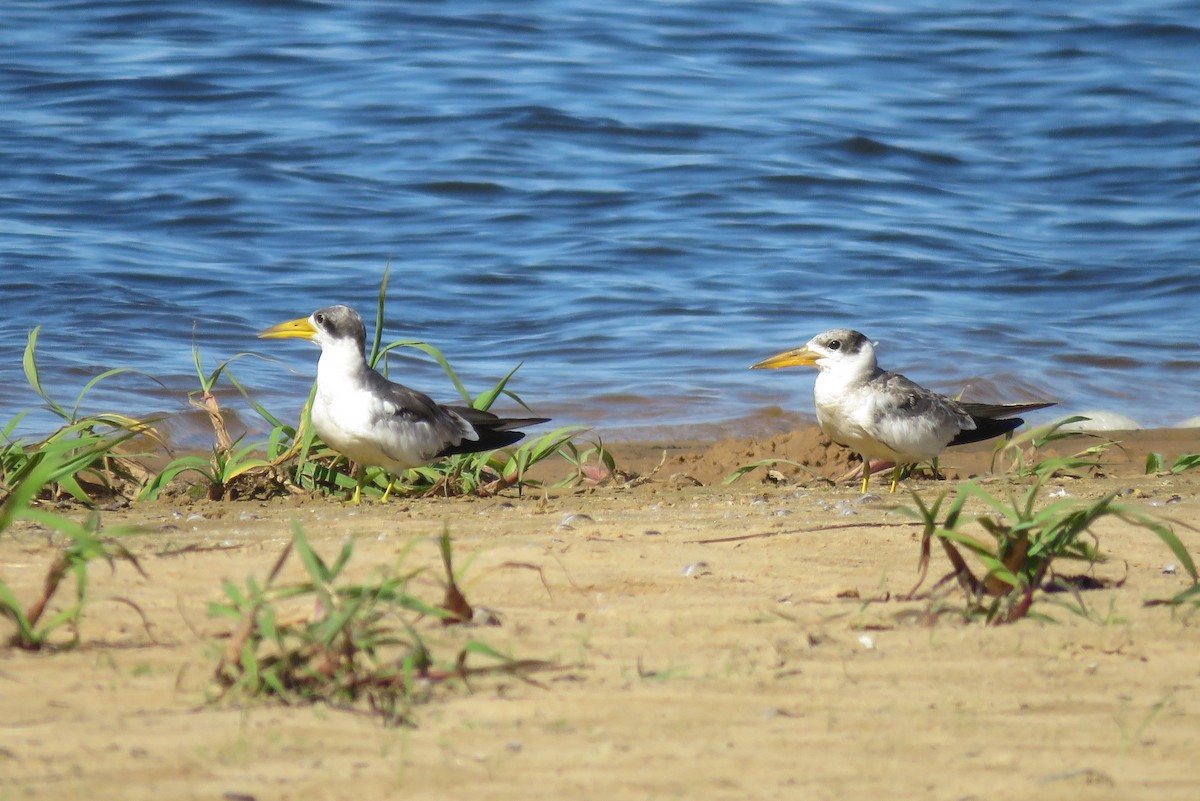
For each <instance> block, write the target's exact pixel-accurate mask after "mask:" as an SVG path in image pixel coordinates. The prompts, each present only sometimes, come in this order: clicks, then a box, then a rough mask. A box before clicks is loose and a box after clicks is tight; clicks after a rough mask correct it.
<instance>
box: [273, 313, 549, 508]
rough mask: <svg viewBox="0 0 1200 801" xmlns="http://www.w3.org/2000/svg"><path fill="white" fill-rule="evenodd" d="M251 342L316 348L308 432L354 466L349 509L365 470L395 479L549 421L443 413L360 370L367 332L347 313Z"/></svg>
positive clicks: (312, 318) (457, 410)
mask: <svg viewBox="0 0 1200 801" xmlns="http://www.w3.org/2000/svg"><path fill="white" fill-rule="evenodd" d="M258 335H259V336H260V337H263V338H265V339H284V338H298V339H307V340H310V341H312V342H315V343H316V344H317V345H319V346H320V347H321V358H320V360H319V361H318V362H317V391H316V395H315V396H314V397H313V403H312V422H313V428H314V429H315V430H316V432H317V434H318V435H319V436H320V437H321V439H323V440H324V441H325V443H326V444H327V445H329V446H330V447H331V448H333V449H334V450H336V451H338V452H339V453H341V454H342V455H344V456H345V457H346V458H348V459H350V460H351V461H354V462H356V463H357V464H358V466H359V467H358V470H359V476H358V485H357V486H356V487H355V490H354V501H355V502H356V503H357V502H358V501H359V500H360V499H361V497H362V483H363V479H364V472H365V471H364V467H365V466H366V465H374V466H378V467H383V468H386V469H387V470H389V471H391V472H393V473H399V472H401V471H404V470H407V469H409V468H412V467H419V466H420V465H424V464H428V463H430V462H432V461H435V460H436V459H440V458H442V457H444V456H450V455H452V454H456V453H476V452H480V451H491V450H495V449H497V448H503V447H505V446H507V445H511V444H513V443H514V442H516V441H517V440H519V439H521V438H522V437H524V436H525V433H524V432H523V431H517V430H516V429H517V428H520V427H523V426H531V425H536V424H538V423H545V422H547V421H548V418H543V417H526V418H520V419H511V418H508V419H506V418H502V417H497V416H496V415H494V414H492V413H491V412H485V411H482V410H480V409H472V408H470V407H467V406H442V405H439V404H437V403H435V402H434V401H433V400H432V399H431V398H430V397H429V396H428V395H425V394H423V393H421V392H418V391H416V390H415V389H409V388H408V387H406V386H403V385H401V384H397V383H394V382H392V381H389V380H388V379H386V378H384V377H383V376H382V375H380V374H379V373H377V372H376V371H375V370H373V369H371V367H370V366H368V365H367V362H366V327H365V326H364V325H363V321H362V318H361V317H359V315H358V312H356V311H354V309H351V308H350V307H349V306H330V307H328V308H324V309H318V310H317V311H315V312H313V313H312V314H310V315H309V316H308V317H301V318H300V319H298V320H290V321H288V322H286V323H280V324H279V325H275V326H272V327H270V328H268V329H266V330H265V331H261V332H259V334H258ZM390 490H391V486H390V485H389V486H388V491H389V492H390ZM384 497H385V499H386V497H387V494H386V493H385V495H384Z"/></svg>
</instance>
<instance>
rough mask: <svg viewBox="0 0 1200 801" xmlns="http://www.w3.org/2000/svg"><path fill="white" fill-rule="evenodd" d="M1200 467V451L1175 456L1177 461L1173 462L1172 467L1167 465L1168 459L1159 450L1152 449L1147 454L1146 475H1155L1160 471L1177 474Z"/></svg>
mask: <svg viewBox="0 0 1200 801" xmlns="http://www.w3.org/2000/svg"><path fill="white" fill-rule="evenodd" d="M1195 467H1200V453H1184V454H1181V455H1179V456H1177V457H1175V461H1173V462H1171V465H1170V467H1168V466H1167V459H1166V457H1165V456H1163V455H1162V454H1161V453H1159V452H1158V451H1152V452H1151V453H1149V454H1148V455H1147V456H1146V475H1148V476H1153V475H1157V474H1159V473H1170V474H1171V475H1173V476H1177V475H1179V474H1180V473H1182V472H1184V471H1185V470H1191V469H1192V468H1195Z"/></svg>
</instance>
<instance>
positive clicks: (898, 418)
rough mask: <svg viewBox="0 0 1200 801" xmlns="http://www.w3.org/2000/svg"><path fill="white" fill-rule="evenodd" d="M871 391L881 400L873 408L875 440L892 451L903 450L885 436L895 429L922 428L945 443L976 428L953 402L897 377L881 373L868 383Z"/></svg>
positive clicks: (968, 416) (966, 414) (968, 415)
mask: <svg viewBox="0 0 1200 801" xmlns="http://www.w3.org/2000/svg"><path fill="white" fill-rule="evenodd" d="M871 385H872V387H871V388H872V391H873V392H876V393H878V395H877V397H878V398H880V399H881V400H880V401H879V402H878V403H877V405H876V410H875V419H874V421H873V422H874V429H875V430H874V432H873V434H874V436H875V437H876V438H877V439H878V440H879V441H880V442H882V443H883V444H884V445H887V446H888V447H889V448H891V449H892V450H895V451H899V452H903V451H904V448H903V446H902V445H901V444H900V443H899V442H897V441H896V440H894V439H893V438H892V437H890V436H889V435H888V432H889V430H890V429H891V428H893V427H894V426H900V425H914V424H920V425H925V426H926V427H927V428H929V429H930V431H931V432H936V433H937V434H938V436H939V438H943V440H944V442H948V441H949V440H950V438H952V437H953V436H955V435H956V434H957V433H958V432H960V431H969V430H972V429H974V428H975V421H974V420H973V419H972V418H971V415H970V414H968V413H967V412H966V410H964V409H963V408H962V407H961V406H959V405H958V403H956V402H955V401H953V400H951V399H950V398H947V397H946V396H945V395H941V394H939V393H937V392H934V391H933V390H929V389H926V388H925V387H923V386H921V385H920V384H917V383H916V382H914V381H910V380H909V379H907V378H905V377H904V376H902V375H900V374H899V373H880V374H879V375H877V376H875V378H873V379H871Z"/></svg>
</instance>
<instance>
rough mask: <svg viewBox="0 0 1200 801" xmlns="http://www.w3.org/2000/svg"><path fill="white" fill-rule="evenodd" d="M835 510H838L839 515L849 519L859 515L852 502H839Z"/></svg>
mask: <svg viewBox="0 0 1200 801" xmlns="http://www.w3.org/2000/svg"><path fill="white" fill-rule="evenodd" d="M835 508H836V509H837V511H838V514H840V515H841V516H842V517H849V516H850V515H856V514H858V512H857V511H856V510H855V508H854V504H852V503H851V502H850V501H838V502H837V506H836V507H835Z"/></svg>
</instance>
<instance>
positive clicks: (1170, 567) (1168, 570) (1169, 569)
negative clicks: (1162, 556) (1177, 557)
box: [1162, 562, 1177, 576]
mask: <svg viewBox="0 0 1200 801" xmlns="http://www.w3.org/2000/svg"><path fill="white" fill-rule="evenodd" d="M1176 570H1177V568H1176V567H1175V563H1174V562H1171V563H1169V564H1165V565H1163V569H1162V572H1163V573H1164V574H1165V575H1168V576H1173V575H1175V571H1176Z"/></svg>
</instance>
